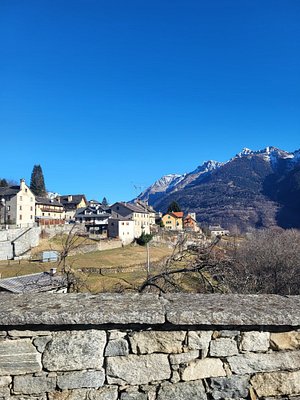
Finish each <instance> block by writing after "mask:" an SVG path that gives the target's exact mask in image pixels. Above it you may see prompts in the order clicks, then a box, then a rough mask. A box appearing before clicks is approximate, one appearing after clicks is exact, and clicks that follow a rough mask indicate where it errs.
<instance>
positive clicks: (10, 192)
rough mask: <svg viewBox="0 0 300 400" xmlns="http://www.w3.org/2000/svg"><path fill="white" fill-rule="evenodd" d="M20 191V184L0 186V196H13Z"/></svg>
mask: <svg viewBox="0 0 300 400" xmlns="http://www.w3.org/2000/svg"><path fill="white" fill-rule="evenodd" d="M19 191H20V186H6V187H0V196H15V195H16V194H17V193H19Z"/></svg>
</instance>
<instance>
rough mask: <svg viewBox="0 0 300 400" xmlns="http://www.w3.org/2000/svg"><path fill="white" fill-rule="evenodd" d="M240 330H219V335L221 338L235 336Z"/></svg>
mask: <svg viewBox="0 0 300 400" xmlns="http://www.w3.org/2000/svg"><path fill="white" fill-rule="evenodd" d="M239 334H240V331H233V330H226V329H224V330H221V331H219V337H221V338H232V339H233V338H235V337H237V336H239Z"/></svg>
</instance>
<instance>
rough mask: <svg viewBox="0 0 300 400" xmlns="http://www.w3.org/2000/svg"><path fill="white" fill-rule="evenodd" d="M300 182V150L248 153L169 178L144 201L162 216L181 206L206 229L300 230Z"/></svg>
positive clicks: (153, 187) (144, 196) (146, 193)
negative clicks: (171, 206) (172, 206)
mask: <svg viewBox="0 0 300 400" xmlns="http://www.w3.org/2000/svg"><path fill="white" fill-rule="evenodd" d="M299 182H300V150H296V151H295V152H288V151H285V150H281V149H278V148H276V147H272V146H269V147H266V148H265V149H262V150H254V151H253V150H250V149H249V148H244V149H243V150H242V151H241V152H239V153H238V154H236V155H235V156H234V157H233V158H231V159H230V160H229V161H227V162H224V163H220V162H217V161H206V162H205V163H203V164H202V165H200V166H198V167H197V168H196V169H195V170H193V171H192V172H189V173H186V174H183V175H178V174H177V175H176V174H171V175H165V176H164V177H162V178H161V179H159V180H158V181H156V182H155V183H154V184H153V185H151V186H150V187H149V188H148V189H146V190H145V191H144V192H143V193H141V195H140V196H139V198H140V199H142V200H148V201H149V204H150V205H152V206H154V208H155V209H157V210H160V211H165V210H166V209H167V207H168V205H169V204H170V203H171V201H177V202H178V203H179V205H180V206H181V207H182V209H183V210H184V211H186V212H187V211H189V212H196V214H197V219H198V221H199V222H201V223H204V224H222V225H223V226H224V227H227V228H229V227H230V226H236V227H238V229H241V230H247V229H248V227H250V226H251V227H267V226H276V225H279V226H282V227H299V228H300V184H299ZM298 203H299V204H298Z"/></svg>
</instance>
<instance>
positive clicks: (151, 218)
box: [111, 202, 155, 238]
mask: <svg viewBox="0 0 300 400" xmlns="http://www.w3.org/2000/svg"><path fill="white" fill-rule="evenodd" d="M111 210H112V217H113V218H116V219H119V218H121V219H122V218H126V219H128V220H132V221H133V222H134V235H135V237H136V238H139V237H140V236H141V234H142V233H143V232H144V233H147V234H149V233H150V227H151V225H152V224H154V223H155V212H153V215H152V213H150V212H149V210H148V209H147V207H145V206H143V205H140V204H138V203H123V202H117V203H115V204H113V205H112V206H111Z"/></svg>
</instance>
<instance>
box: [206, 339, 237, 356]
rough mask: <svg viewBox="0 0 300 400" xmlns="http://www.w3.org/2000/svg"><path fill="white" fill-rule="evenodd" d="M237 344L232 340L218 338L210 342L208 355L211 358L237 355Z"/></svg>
mask: <svg viewBox="0 0 300 400" xmlns="http://www.w3.org/2000/svg"><path fill="white" fill-rule="evenodd" d="M238 352H239V351H238V348H237V343H236V341H235V340H234V339H230V338H220V339H215V340H212V341H211V342H210V347H209V355H210V356H211V357H227V356H234V355H236V354H238Z"/></svg>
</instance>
